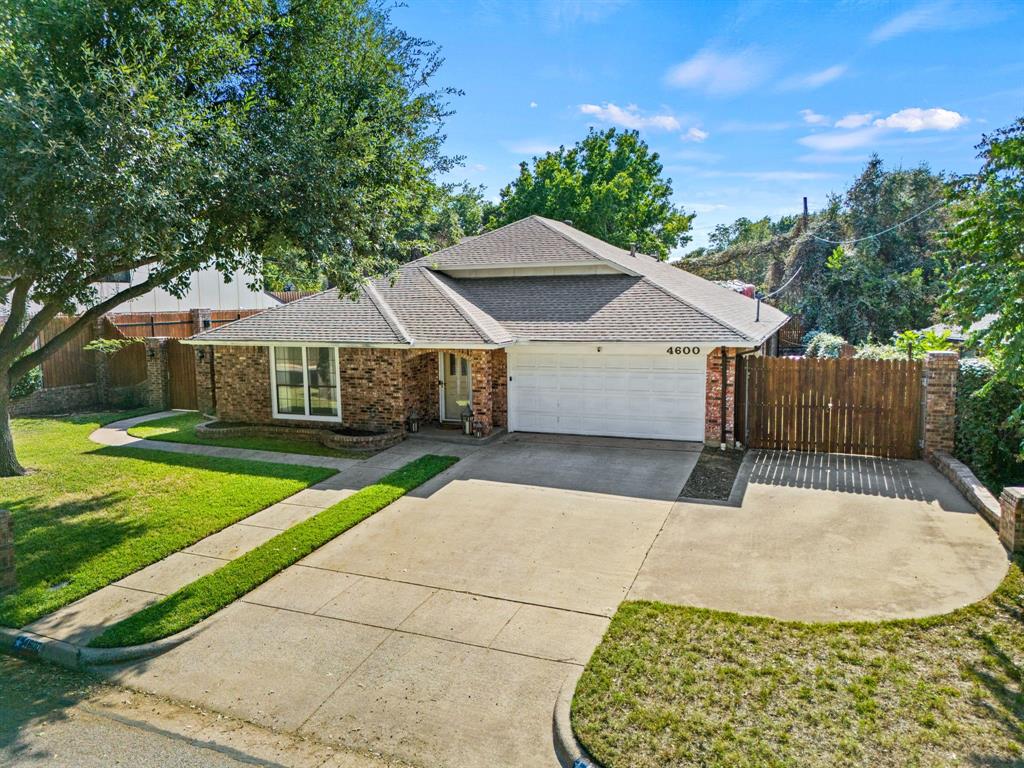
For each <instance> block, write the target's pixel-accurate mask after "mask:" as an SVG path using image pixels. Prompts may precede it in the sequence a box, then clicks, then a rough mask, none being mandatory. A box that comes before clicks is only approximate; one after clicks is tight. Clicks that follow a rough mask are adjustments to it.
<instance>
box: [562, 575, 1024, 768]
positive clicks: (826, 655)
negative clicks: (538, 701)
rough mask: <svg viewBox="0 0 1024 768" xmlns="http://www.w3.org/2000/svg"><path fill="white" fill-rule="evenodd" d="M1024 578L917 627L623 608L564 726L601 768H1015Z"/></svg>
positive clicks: (1022, 700) (1023, 724)
mask: <svg viewBox="0 0 1024 768" xmlns="http://www.w3.org/2000/svg"><path fill="white" fill-rule="evenodd" d="M1022 615H1024V577H1022V575H1021V571H1020V567H1019V564H1014V565H1012V566H1011V568H1010V571H1009V573H1008V575H1007V577H1006V579H1005V580H1004V582H1003V583H1002V585H1001V586H1000V587H999V589H997V590H996V592H995V593H993V594H992V595H991V596H990V597H989V598H987V599H985V600H983V601H981V602H979V603H976V604H975V605H972V606H968V607H966V608H963V609H960V610H958V611H954V612H953V613H950V614H947V615H944V616H938V617H934V618H929V619H915V620H905V621H888V622H880V623H845V624H801V623H795V622H783V621H777V620H774V619H766V618H754V617H746V616H739V615H736V614H729V613H722V612H717V611H710V610H704V609H697V608H686V607H680V606H670V605H665V604H662V603H653V602H630V603H624V604H623V605H622V606H621V607H620V608H619V611H618V613H617V614H616V615H615V617H614V619H613V620H612V623H611V626H610V627H609V629H608V632H607V634H606V635H605V637H604V640H603V641H602V643H601V645H600V646H599V647H598V649H597V651H596V652H595V653H594V655H593V657H592V658H591V660H590V662H589V663H588V664H587V667H586V670H585V672H584V674H583V678H582V679H581V681H580V683H579V686H578V687H577V689H576V695H575V699H574V701H573V707H572V722H573V728H574V730H575V732H576V734H577V736H578V738H579V739H580V741H581V742H582V743H583V744H584V746H585V747H586V748H587V749H588V750H589V751H590V752H591V754H592V755H593V756H594V757H595V758H596V759H597V760H598V761H600V762H601V763H602V764H603V765H604V766H606V768H627V767H628V768H655V766H657V768H662V767H663V766H667V765H671V766H702V767H707V768H726V767H727V766H728V768H743V767H745V766H751V767H752V766H801V767H803V766H821V767H822V768H824V767H825V766H837V765H842V766H865V768H866V767H867V766H871V767H872V768H874V767H875V766H892V767H893V768H896V767H897V766H900V767H902V766H938V765H943V766H955V765H984V766H1018V765H1021V764H1022V761H1024V696H1022V692H1021V684H1022V680H1024V622H1022V620H1021V616H1022Z"/></svg>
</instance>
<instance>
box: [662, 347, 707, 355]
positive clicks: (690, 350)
mask: <svg viewBox="0 0 1024 768" xmlns="http://www.w3.org/2000/svg"><path fill="white" fill-rule="evenodd" d="M665 351H666V352H668V353H669V354H670V355H699V354H700V347H669V348H668V349H667V350H665Z"/></svg>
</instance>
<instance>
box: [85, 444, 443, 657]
mask: <svg viewBox="0 0 1024 768" xmlns="http://www.w3.org/2000/svg"><path fill="white" fill-rule="evenodd" d="M456 461H458V459H457V458H454V457H452V456H430V455H427V456H422V457H420V458H418V459H416V460H415V461H411V462H409V463H408V464H406V465H405V466H404V467H401V468H400V469H397V470H395V471H394V472H391V473H389V474H387V475H385V476H384V477H382V478H381V479H380V480H379V481H378V482H376V483H374V484H373V485H369V486H367V487H365V488H363V489H361V490H359V491H357V492H356V493H354V494H352V495H351V496H349V497H348V498H345V499H343V500H341V501H340V502H338V503H337V504H335V505H334V506H331V507H328V508H327V509H325V510H323V511H321V512H318V513H317V514H316V515H314V516H313V517H311V518H309V519H308V520H304V521H303V522H301V523H299V524H297V525H295V526H293V527H291V528H289V529H288V530H286V531H284V532H282V533H279V534H278V535H277V536H275V537H274V538H272V539H270V540H269V541H267V542H265V543H263V544H261V545H260V546H258V547H256V548H255V549H252V550H250V551H248V552H246V553H245V554H243V555H241V556H240V557H238V558H236V559H234V560H232V561H231V562H229V563H227V564H226V565H223V566H221V567H220V568H218V569H217V570H216V571H213V572H212V573H209V574H207V575H205V576H202V577H200V578H199V579H197V580H196V581H193V582H192V583H191V584H188V585H186V586H184V587H182V588H181V589H179V590H178V591H177V592H174V593H173V594H171V595H168V596H167V597H165V598H164V599H162V600H160V601H158V602H156V603H154V604H153V605H151V606H149V607H147V608H144V609H143V610H141V611H139V612H138V613H136V614H134V615H133V616H129V617H128V618H127V619H125V620H123V621H121V622H119V623H117V624H115V625H113V626H112V627H109V628H108V629H107V630H106V631H105V632H103V634H101V635H99V636H98V637H96V638H93V640H92V642H90V643H89V645H91V646H93V647H96V648H119V647H124V646H131V645H141V644H143V643H149V642H153V641H154V640H160V639H162V638H165V637H168V636H170V635H173V634H175V633H177V632H181V631H182V630H185V629H188V628H189V627H191V626H193V625H195V624H197V623H198V622H200V621H202V620H203V619H205V618H206V617H207V616H211V615H212V614H214V613H216V612H217V611H219V610H220V609H221V608H224V607H225V606H227V605H230V604H231V603H232V602H234V601H235V600H237V599H238V598H240V597H242V596H243V595H245V594H247V593H249V592H250V591H252V590H253V589H255V588H256V587H258V586H259V585H260V584H262V583H263V582H265V581H267V579H270V578H271V577H273V576H275V575H276V574H278V573H280V572H281V571H283V570H284V569H285V568H287V567H288V566H289V565H292V564H294V563H296V562H298V561H299V560H301V559H302V558H303V557H305V556H306V555H308V554H309V553H310V552H312V551H313V550H315V549H318V548H319V547H322V546H323V545H324V544H326V543H327V542H329V541H330V540H331V539H333V538H335V537H337V536H339V535H340V534H342V533H344V532H345V531H347V530H348V529H349V528H351V527H352V526H354V525H356V524H357V523H359V522H361V521H363V520H365V519H366V518H367V517H369V516H370V515H372V514H374V513H375V512H378V511H380V510H381V509H383V508H384V507H386V506H387V505H389V504H391V503H392V502H393V501H396V500H398V499H399V498H401V497H402V496H404V495H405V494H406V493H408V492H409V491H411V490H412V489H413V488H416V487H417V486H419V485H422V484H423V483H425V482H426V481H427V480H429V479H430V478H432V477H434V476H435V475H437V474H439V473H441V472H443V471H444V470H446V469H447V468H448V467H450V466H451V465H452V464H454V463H455V462H456Z"/></svg>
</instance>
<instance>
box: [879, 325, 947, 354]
mask: <svg viewBox="0 0 1024 768" xmlns="http://www.w3.org/2000/svg"><path fill="white" fill-rule="evenodd" d="M892 345H893V347H895V348H896V351H897V352H899V353H900V354H901V355H902V356H903V357H905V358H907V359H910V360H920V359H921V358H923V357H924V356H925V353H926V352H945V351H947V350H950V349H953V343H952V342H951V341H950V340H949V331H941V332H939V331H934V330H932V329H930V328H929V329H928V330H925V331H903V332H902V333H894V334H893V337H892Z"/></svg>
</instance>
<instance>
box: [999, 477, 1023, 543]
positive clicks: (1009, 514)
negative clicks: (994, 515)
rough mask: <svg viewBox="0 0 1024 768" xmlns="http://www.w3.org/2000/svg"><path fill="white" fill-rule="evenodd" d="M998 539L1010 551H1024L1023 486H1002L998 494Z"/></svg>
mask: <svg viewBox="0 0 1024 768" xmlns="http://www.w3.org/2000/svg"><path fill="white" fill-rule="evenodd" d="M999 540H1000V541H1001V542H1002V543H1003V546H1004V547H1006V549H1007V550H1008V551H1009V552H1011V553H1017V552H1024V488H1003V492H1002V494H1000V496H999Z"/></svg>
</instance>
